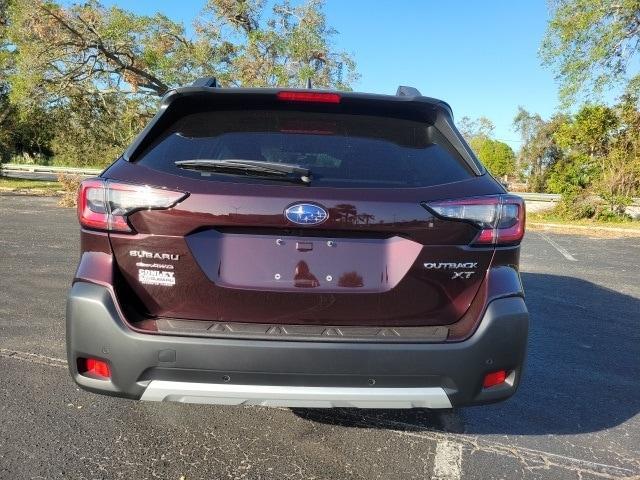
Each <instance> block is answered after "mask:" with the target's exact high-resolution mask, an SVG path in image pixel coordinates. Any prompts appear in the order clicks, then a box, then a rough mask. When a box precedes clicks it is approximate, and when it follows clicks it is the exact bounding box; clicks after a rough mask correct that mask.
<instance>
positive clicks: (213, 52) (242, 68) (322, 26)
mask: <svg viewBox="0 0 640 480" xmlns="http://www.w3.org/2000/svg"><path fill="white" fill-rule="evenodd" d="M0 19H1V21H2V23H0V74H3V75H2V76H1V77H0V125H1V124H2V118H1V116H2V112H7V115H8V114H9V113H11V114H12V115H14V114H15V115H17V116H18V117H19V118H21V119H30V118H33V117H34V114H35V113H37V112H45V113H46V115H47V116H48V118H51V119H60V118H64V119H65V120H64V124H65V129H59V128H57V129H55V131H54V132H52V133H53V135H52V139H51V148H52V150H53V154H54V155H56V156H58V157H59V159H60V160H62V161H65V162H72V163H74V164H76V163H77V164H87V163H95V162H98V163H99V164H102V165H104V164H106V163H108V162H110V161H112V160H113V159H114V158H115V157H114V155H116V154H117V153H118V152H121V151H122V150H123V149H124V148H125V146H126V145H127V144H128V143H129V142H130V141H131V138H132V137H133V135H134V134H135V133H137V132H138V131H139V130H140V129H141V128H142V125H143V124H144V123H145V122H146V121H147V120H148V119H149V117H150V116H151V115H152V114H153V112H154V110H155V108H156V107H157V104H158V101H159V98H160V97H161V96H162V95H164V94H165V93H166V92H167V91H168V90H169V89H171V88H173V87H176V86H180V85H185V84H188V83H190V82H191V81H193V80H194V79H195V78H198V77H202V76H215V77H217V78H218V80H220V81H221V83H222V84H223V85H238V86H276V85H280V86H296V87H301V86H304V85H305V84H306V81H307V80H311V82H312V84H313V85H314V86H318V87H328V88H339V89H348V88H349V86H350V84H351V82H352V81H353V80H354V79H355V78H356V74H355V64H354V62H353V59H352V58H351V56H349V55H348V54H346V53H344V52H340V51H334V49H333V47H332V45H331V40H332V37H333V36H334V35H335V34H336V32H335V31H334V30H333V29H332V28H330V27H329V26H328V25H327V23H326V18H325V16H324V13H323V12H322V3H321V1H320V0H309V1H308V3H306V4H304V5H301V6H296V7H292V6H291V5H290V4H289V3H288V1H287V0H284V1H281V2H279V3H276V4H275V5H273V7H272V11H270V12H269V11H267V10H266V7H265V2H264V1H263V0H209V1H208V2H207V3H206V4H205V6H204V9H203V11H202V12H201V14H200V15H199V17H198V18H197V20H196V22H195V29H194V34H193V35H188V34H187V33H186V30H185V28H184V26H183V25H181V24H179V23H177V22H174V21H173V20H171V19H169V18H167V17H166V16H164V15H162V14H160V13H157V14H155V15H152V16H144V15H136V14H133V13H131V12H129V11H127V10H124V9H122V8H118V7H105V6H103V5H102V4H100V3H99V2H98V1H97V0H89V1H87V2H86V3H82V4H68V3H63V2H60V1H55V0H0ZM3 55H4V56H3ZM5 57H6V58H5ZM3 58H4V60H3ZM9 60H10V61H9ZM3 85H4V87H3ZM14 130H15V128H14V127H10V128H7V129H5V130H4V131H11V132H12V131H14ZM2 141H3V140H2V137H1V136H0V142H2ZM1 145H2V143H0V147H1ZM89 145H90V146H91V148H90V149H87V148H86V146H89Z"/></svg>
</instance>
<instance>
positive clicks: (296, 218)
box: [284, 203, 329, 225]
mask: <svg viewBox="0 0 640 480" xmlns="http://www.w3.org/2000/svg"><path fill="white" fill-rule="evenodd" d="M284 216H285V217H287V220H289V221H290V222H293V223H297V224H298V225H318V224H319V223H322V222H324V221H325V220H326V219H327V218H328V217H329V214H328V213H327V211H326V210H325V209H324V208H322V207H320V206H318V205H312V204H311V203H294V204H293V205H291V206H290V207H289V208H287V209H286V210H285V211H284Z"/></svg>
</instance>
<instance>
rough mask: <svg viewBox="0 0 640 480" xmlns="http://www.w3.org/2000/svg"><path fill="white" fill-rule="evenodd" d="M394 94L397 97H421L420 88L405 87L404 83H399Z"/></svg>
mask: <svg viewBox="0 0 640 480" xmlns="http://www.w3.org/2000/svg"><path fill="white" fill-rule="evenodd" d="M396 95H397V96H398V97H421V96H422V94H421V93H420V90H418V89H417V88H415V87H406V86H404V85H400V86H399V87H398V90H396Z"/></svg>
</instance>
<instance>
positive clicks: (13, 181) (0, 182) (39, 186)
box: [0, 176, 62, 192]
mask: <svg viewBox="0 0 640 480" xmlns="http://www.w3.org/2000/svg"><path fill="white" fill-rule="evenodd" d="M0 189H3V190H44V191H47V192H56V191H58V190H61V189H62V185H61V184H60V182H47V181H44V180H28V179H26V178H12V177H1V176H0Z"/></svg>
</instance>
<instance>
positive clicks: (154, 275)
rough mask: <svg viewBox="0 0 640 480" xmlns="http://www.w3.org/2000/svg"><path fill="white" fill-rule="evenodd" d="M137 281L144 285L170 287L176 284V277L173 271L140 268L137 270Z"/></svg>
mask: <svg viewBox="0 0 640 480" xmlns="http://www.w3.org/2000/svg"><path fill="white" fill-rule="evenodd" d="M138 281H139V282H140V283H142V284H144V285H160V286H163V287H172V286H174V285H175V284H176V277H175V273H174V272H166V271H161V270H148V269H146V268H141V269H139V270H138Z"/></svg>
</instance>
